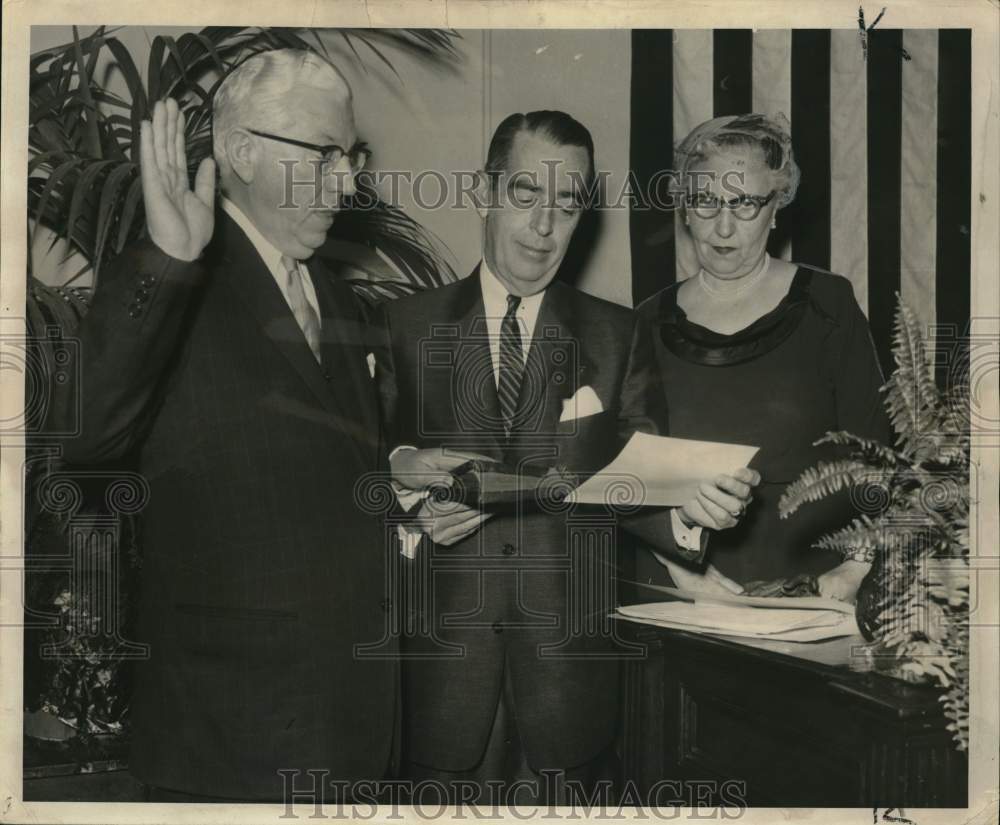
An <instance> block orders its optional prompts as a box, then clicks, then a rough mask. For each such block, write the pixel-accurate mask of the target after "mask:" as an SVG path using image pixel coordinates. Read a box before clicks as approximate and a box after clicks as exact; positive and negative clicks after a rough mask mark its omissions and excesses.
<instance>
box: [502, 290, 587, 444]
mask: <svg viewBox="0 0 1000 825" xmlns="http://www.w3.org/2000/svg"><path fill="white" fill-rule="evenodd" d="M572 293H573V290H572V288H570V287H567V286H565V285H564V284H561V283H558V282H554V283H552V284H550V285H549V287H548V289H547V290H546V291H545V296H544V297H543V298H542V305H541V306H540V307H539V309H538V318H537V320H536V321H535V330H534V334H533V335H532V339H531V348H530V349H529V350H528V361H527V366H526V368H525V371H524V380H523V381H522V382H521V394H520V397H519V399H518V415H519V416H521V415H523V416H524V419H523V420H524V424H523V425H522V427H521V428H520V429H521V432H523V433H525V434H528V433H531V432H537V433H546V434H551V433H553V432H555V428H556V426H557V425H558V423H559V418H560V416H561V415H562V401H563V400H564V399H567V398H570V397H571V396H572V395H573V394H574V393H575V392H576V391H577V389H579V384H580V380H581V376H582V375H583V373H584V372H585V370H586V366H585V362H586V359H585V355H584V351H583V346H582V340H581V338H580V335H579V331H578V330H577V328H576V322H575V318H574V315H573V306H572V304H573V297H574V296H573V294H572Z"/></svg>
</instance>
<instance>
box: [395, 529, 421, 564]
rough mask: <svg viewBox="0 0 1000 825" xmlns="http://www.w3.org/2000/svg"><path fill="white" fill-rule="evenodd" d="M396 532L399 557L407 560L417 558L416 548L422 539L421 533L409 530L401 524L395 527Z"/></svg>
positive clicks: (416, 530)
mask: <svg viewBox="0 0 1000 825" xmlns="http://www.w3.org/2000/svg"><path fill="white" fill-rule="evenodd" d="M396 530H397V531H398V532H399V553H400V555H402V556H406V558H408V559H415V558H416V557H417V548H418V547H419V546H420V540H421V539H422V538H423V537H424V534H423V531H422V530H418V529H410V528H408V527H405V526H404V525H402V524H398V525H396Z"/></svg>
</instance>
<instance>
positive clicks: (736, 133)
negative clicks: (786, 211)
mask: <svg viewBox="0 0 1000 825" xmlns="http://www.w3.org/2000/svg"><path fill="white" fill-rule="evenodd" d="M732 149H744V150H747V151H749V152H751V153H753V154H755V155H756V156H757V157H758V158H759V159H760V161H761V163H763V165H764V166H765V167H766V168H768V169H770V170H771V174H772V176H773V178H774V188H775V189H776V190H777V192H778V196H777V204H778V208H779V209H781V208H782V207H785V206H788V204H790V203H791V202H792V201H793V200H794V199H795V192H796V191H797V190H798V188H799V179H800V178H801V176H802V173H801V172H800V171H799V167H798V164H796V162H795V158H794V157H793V155H792V135H791V125H790V124H789V123H788V121H787V120H786V119H785V117H784V116H783V115H781V114H778V115H775V116H774V117H767V116H766V115H761V114H755V113H751V114H745V115H727V116H725V117H717V118H714V119H712V120H706V121H705V122H704V123H702V124H700V125H698V126H695V128H694V129H692V130H691V132H690V134H689V135H688V136H687V137H686V138H684V140H683V141H681V144H680V146H678V147H677V150H676V152H675V156H676V158H677V164H678V167H679V169H678V171H679V172H680V176H681V183H682V185H683V186H684V187H685V188H686V187H687V185H688V170H689V169H690V168H691V167H692V166H694V165H695V164H696V163H699V162H701V161H704V160H708V158H710V157H713V156H714V155H717V154H719V153H720V152H723V151H725V150H732Z"/></svg>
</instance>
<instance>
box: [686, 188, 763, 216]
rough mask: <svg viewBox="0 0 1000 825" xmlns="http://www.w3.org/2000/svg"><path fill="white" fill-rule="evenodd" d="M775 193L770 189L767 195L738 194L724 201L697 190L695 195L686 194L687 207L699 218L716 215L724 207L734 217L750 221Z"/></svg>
mask: <svg viewBox="0 0 1000 825" xmlns="http://www.w3.org/2000/svg"><path fill="white" fill-rule="evenodd" d="M777 194H778V190H776V189H772V190H771V192H770V193H769V194H768V195H740V196H739V197H736V198H732V199H731V200H727V201H724V200H722V199H721V198H719V197H717V196H716V195H709V194H708V193H706V192H699V193H698V194H696V195H689V196H688V198H687V208H688V209H690V210H691V211H692V212H694V214H695V215H697V216H698V217H699V218H704V219H706V220H708V219H710V218H714V217H715V216H716V215H718V214H719V212H721V211H722V207H725V208H726V209H729V210H730V211H731V212H732V213H733V217H734V218H738V219H739V220H741V221H752V220H753V219H754V218H756V217H757V216H758V215H759V214H760V210H761V209H763V208H764V207H765V206H767V205H768V204H769V203H770V202H771V201H772V200H774V196H775V195H777Z"/></svg>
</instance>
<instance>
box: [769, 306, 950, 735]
mask: <svg viewBox="0 0 1000 825" xmlns="http://www.w3.org/2000/svg"><path fill="white" fill-rule="evenodd" d="M893 356H894V359H895V363H896V368H895V370H894V372H893V374H892V376H891V377H890V379H889V380H888V382H887V383H886V384H885V386H884V387H883V388H882V390H883V392H884V394H885V405H886V410H887V411H888V413H889V419H890V421H891V422H892V427H893V430H894V431H895V434H896V443H895V445H894V446H893V447H891V448H890V447H888V446H886V445H883V444H879V443H877V442H873V441H870V440H868V439H864V438H859V437H858V436H855V435H853V434H851V433H846V432H834V433H827V434H826V436H824V437H823V438H822V439H820V440H819V441H818V442H817V444H834V445H837V446H839V447H841V448H842V449H843V450H844V451H845V453H846V455H845V456H843V457H841V458H838V459H837V460H836V461H829V462H820V463H818V464H817V465H816V466H815V467H811V468H809V469H807V470H806V471H805V472H804V473H803V474H802V476H801V477H800V478H799V479H798V480H797V481H795V482H794V483H792V484H790V485H789V487H788V489H787V490H786V491H785V494H784V495H783V496H782V498H781V501H780V502H779V505H778V508H779V512H780V514H781V517H782V518H787V517H788V516H790V515H791V514H792V513H794V512H795V511H796V510H797V509H798V508H799V507H801V506H802V505H804V504H807V503H809V502H814V501H818V500H820V499H822V498H825V497H826V496H829V495H832V494H833V493H835V492H837V491H839V490H843V489H849V490H850V491H851V497H852V500H853V502H854V504H855V506H856V508H857V509H858V510H859V516H858V517H857V518H855V519H854V520H853V521H852V522H851V523H850V524H848V525H846V526H844V527H843V528H841V529H839V530H837V531H835V532H833V533H830V534H828V535H826V536H823V537H822V538H820V539H819V540H818V541H817V542H816V543H815V546H817V547H820V548H824V549H828V550H837V551H839V552H840V553H842V554H843V555H844V557H845V558H854V559H860V560H864V561H871V562H872V563H873V575H876V576H877V581H878V583H879V585H880V590H879V593H878V597H877V598H878V615H877V619H876V621H875V627H874V637H875V638H874V642H875V646H876V653H877V654H879V653H880V654H882V655H884V656H890V657H891V659H892V663H893V667H892V670H891V672H892V673H893V674H894V675H896V676H898V677H900V678H904V679H908V680H911V681H928V680H930V681H934V682H936V684H937V685H938V686H939V688H940V689H941V696H940V700H941V703H942V705H943V706H944V713H945V716H946V717H947V718H948V720H949V724H948V729H949V730H950V731H952V733H953V735H954V738H955V743H956V747H957V748H958V749H959V750H966V749H967V747H968V730H969V622H968V618H969V438H970V436H969V416H968V405H969V397H968V386H967V382H965V381H960V382H958V385H957V386H955V387H953V388H950V389H949V390H948V391H947V392H942V391H940V390H939V389H938V387H937V386H936V385H935V383H934V378H933V375H932V373H931V367H930V365H929V364H928V361H927V357H926V351H925V346H924V339H923V335H922V333H921V329H920V323H919V321H918V320H917V318H916V316H915V315H914V314H913V313H912V311H911V310H910V309H909V308H908V307H907V306H906V305H905V304H903V303H902V302H900V303H899V308H898V310H897V313H896V320H895V330H894V342H893Z"/></svg>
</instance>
